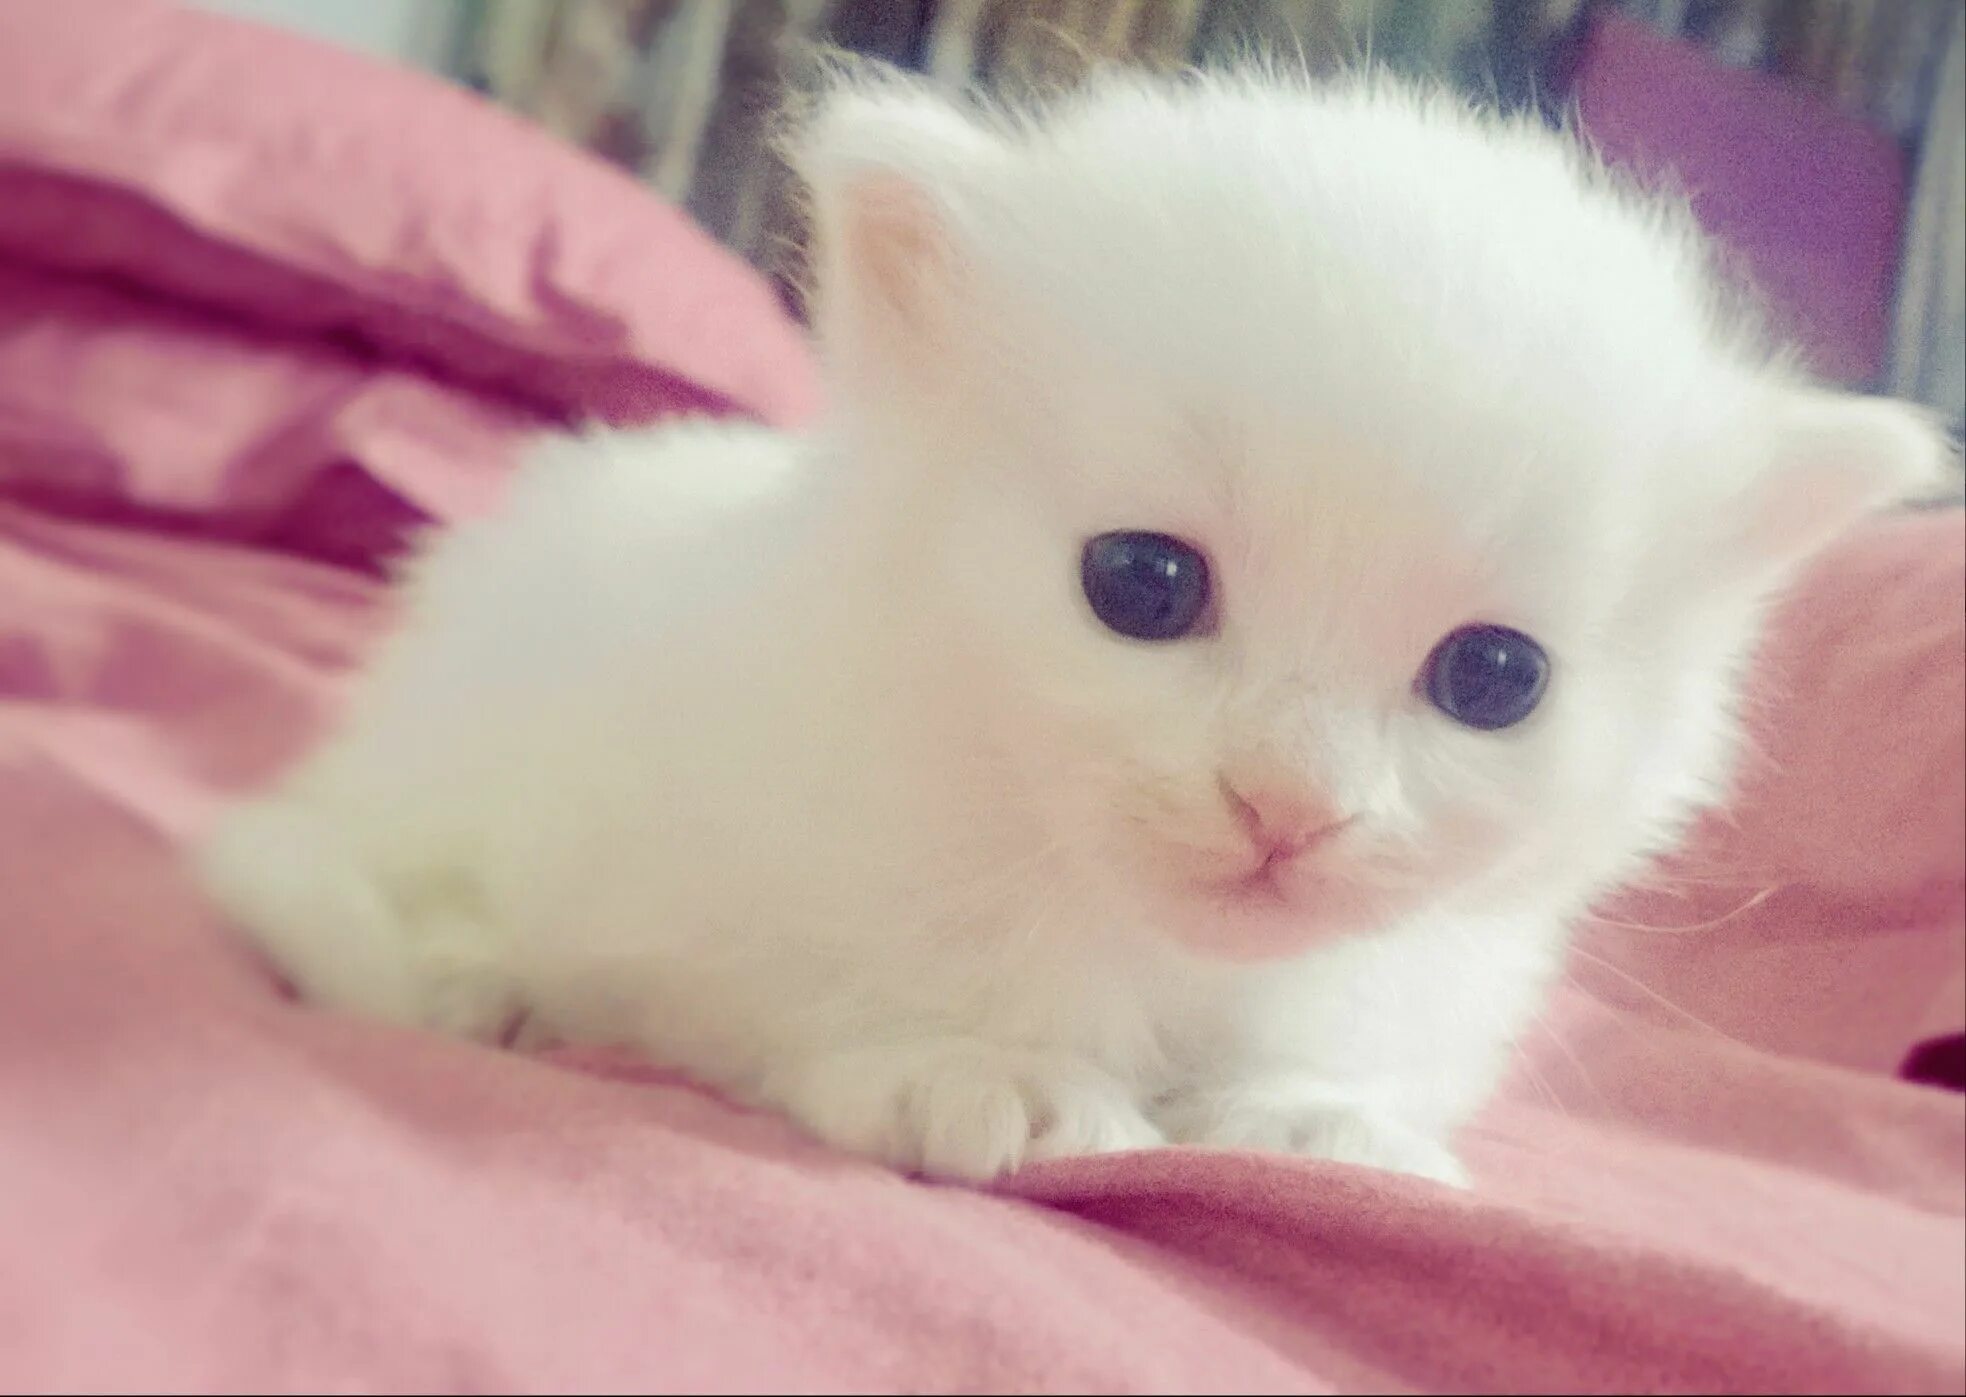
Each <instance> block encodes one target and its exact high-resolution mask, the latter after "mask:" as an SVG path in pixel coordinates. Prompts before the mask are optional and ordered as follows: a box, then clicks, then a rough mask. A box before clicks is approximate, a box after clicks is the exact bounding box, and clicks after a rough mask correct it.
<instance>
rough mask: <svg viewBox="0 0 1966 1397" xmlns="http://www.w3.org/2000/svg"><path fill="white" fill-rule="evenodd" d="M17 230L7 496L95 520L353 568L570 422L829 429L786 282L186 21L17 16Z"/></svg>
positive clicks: (351, 60) (273, 49)
mask: <svg viewBox="0 0 1966 1397" xmlns="http://www.w3.org/2000/svg"><path fill="white" fill-rule="evenodd" d="M0 211H3V212H0V486H12V487H15V488H16V489H18V488H20V487H23V486H27V487H31V488H32V489H33V491H34V492H35V494H36V496H37V497H38V498H41V499H44V500H46V501H49V502H51V503H59V504H61V505H62V506H63V507H65V508H70V509H77V510H90V511H121V510H125V509H131V510H137V511H143V512H162V513H166V514H170V515H172V516H174V517H176V518H178V519H180V520H181V521H183V522H188V523H191V524H194V525H196V526H198V527H201V528H207V529H213V530H217V531H220V532H224V533H227V534H229V535H232V536H244V537H251V538H261V539H271V540H276V541H279V542H282V543H286V544H294V545H299V546H303V547H307V548H309V549H310V551H315V552H319V553H324V554H329V555H333V556H339V557H348V558H356V557H362V556H368V555H373V554H375V553H377V552H379V551H387V549H388V548H390V547H392V546H393V545H394V543H395V542H397V541H399V540H400V536H401V534H402V531H403V528H404V527H405V526H406V525H408V524H410V523H413V522H416V521H418V520H421V519H425V518H428V517H432V511H433V508H435V507H437V506H439V505H447V504H451V503H454V502H455V498H454V497H455V496H456V495H457V493H458V492H460V491H462V492H471V491H478V492H480V493H482V491H483V490H484V489H485V488H486V487H487V486H488V485H489V484H490V483H491V482H492V480H493V478H494V476H495V474H496V467H497V465H498V464H499V463H500V461H501V459H502V458H503V456H504V455H505V454H506V452H507V451H508V450H509V444H510V439H511V436H512V433H513V432H515V431H517V430H520V429H522V428H532V427H537V426H538V425H539V424H540V423H541V421H543V420H545V419H546V418H547V417H554V418H563V417H599V418H604V419H607V420H611V421H631V420H642V419H645V418H648V417H651V416H655V415H658V414H660V413H662V412H668V411H677V410H716V411H740V412H745V413H748V414H751V415H754V416H757V417H761V418H763V419H765V420H768V421H772V422H776V423H781V424H787V425H789V424H791V423H794V422H797V421H799V420H801V419H802V418H804V417H805V416H806V415H807V414H809V413H810V412H811V411H812V409H813V407H814V405H815V402H816V396H815V385H814V380H813V376H812V372H811V366H810V363H809V361H808V358H807V356H806V354H805V351H804V348H803V344H802V341H801V338H800V335H799V332H798V330H797V328H796V327H795V326H793V325H792V324H791V322H790V321H789V320H788V319H787V317H786V316H785V315H784V314H783V313H782V311H781V309H780V307H779V306H778V304H777V301H776V300H775V298H774V296H773V294H772V292H771V290H770V289H769V288H768V287H767V286H766V285H765V283H764V282H763V281H762V279H760V278H758V277H756V276H755V275H753V274H752V273H751V271H750V270H749V269H748V268H747V267H745V266H744V265H743V264H742V263H741V262H739V261H738V260H737V259H736V258H735V257H733V256H731V255H730V254H729V253H727V252H725V251H724V250H723V249H721V248H719V247H717V246H716V245H715V244H714V243H713V242H711V241H710V239H708V238H707V237H705V236H704V235H703V234H702V233H701V232H699V231H698V230H697V229H695V228H694V227H693V226H692V225H691V224H690V223H689V222H688V221H687V220H686V219H685V218H684V217H683V216H682V215H681V214H680V213H678V212H676V211H675V210H673V209H671V208H669V207H667V206H665V205H663V204H661V203H660V202H658V201H656V200H654V199H651V198H649V197H648V194H647V192H646V191H645V190H644V189H642V188H641V187H640V186H639V185H637V184H636V183H635V182H634V181H632V180H631V179H629V178H628V177H627V176H625V175H623V174H621V173H620V172H618V171H615V170H613V169H611V168H610V167H608V166H606V165H604V164H602V163H601V162H599V161H597V160H594V159H592V158H590V157H588V156H586V155H583V154H581V153H579V152H576V151H573V150H571V149H569V148H567V147H565V146H562V145H560V144H558V143H557V142H555V141H553V140H551V139H550V138H549V137H547V136H546V135H545V134H544V133H542V132H540V131H538V130H536V129H534V128H532V127H529V126H527V125H525V124H524V123H522V122H520V121H518V120H517V119H515V118H513V117H510V116H508V115H506V114H503V113H501V112H499V111H498V110H496V109H495V108H493V107H491V106H490V105H488V104H486V103H484V102H481V101H480V100H478V99H477V98H476V97H474V96H472V95H471V94H469V93H466V92H463V91H461V90H458V89H454V88H451V87H448V86H445V85H443V84H440V83H438V82H435V81H433V80H431V79H428V78H424V77H420V76H418V75H416V74H413V73H410V72H407V71H398V70H394V69H389V68H385V67H382V66H380V65H376V64H373V63H371V62H369V61H368V60H366V59H363V58H361V57H359V56H357V55H354V54H348V53H342V52H339V51H337V50H334V49H330V48H326V47H324V46H320V45H316V44H313V43H310V42H307V41H305V40H303V39H299V38H295V37H292V36H288V35H285V34H281V33H279V32H277V31H274V30H270V29H262V28H260V27H258V26H254V25H247V24H240V23H237V22H234V21H230V20H226V19H221V18H218V17H215V16H210V15H206V14H203V13H201V12H198V11H191V10H184V9H180V8H178V7H176V6H171V5H166V4H161V3H156V0H67V3H63V4H60V5H5V6H0ZM453 384H468V385H471V386H472V387H475V388H477V389H479V390H482V391H480V392H479V393H478V394H476V395H474V396H471V397H468V398H467V397H464V396H460V395H456V394H449V393H446V392H444V391H441V390H443V389H444V388H445V386H446V385H453ZM412 489H422V490H430V491H437V492H440V493H441V495H442V496H443V498H442V500H433V499H425V498H417V497H415V496H414V495H412V494H406V493H405V492H406V491H409V490H412ZM439 512H441V511H439ZM295 531H298V532H295Z"/></svg>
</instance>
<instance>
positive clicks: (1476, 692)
mask: <svg viewBox="0 0 1966 1397" xmlns="http://www.w3.org/2000/svg"><path fill="white" fill-rule="evenodd" d="M1549 682H1550V659H1549V656H1548V655H1546V654H1544V653H1543V647H1542V646H1540V645H1538V644H1537V643H1536V642H1535V641H1534V640H1532V639H1530V637H1528V636H1526V635H1524V634H1523V633H1522V632H1521V631H1512V630H1510V629H1509V628H1508V627H1507V626H1488V625H1476V626H1463V627H1461V629H1459V630H1458V631H1454V632H1452V633H1451V634H1449V635H1448V636H1447V638H1446V639H1444V640H1442V641H1441V642H1440V644H1438V645H1436V646H1435V647H1434V652H1433V654H1431V655H1429V656H1427V662H1426V664H1425V665H1423V666H1421V668H1420V685H1419V687H1420V689H1421V691H1422V692H1423V693H1425V694H1426V696H1427V701H1428V702H1430V703H1431V704H1433V706H1434V707H1435V708H1438V709H1439V710H1440V711H1441V712H1443V713H1445V714H1446V715H1447V716H1448V717H1450V718H1452V719H1453V720H1454V721H1455V722H1457V723H1459V724H1460V725H1461V726H1462V727H1466V728H1476V729H1479V730H1481V731H1483V732H1492V731H1494V730H1496V729H1497V728H1512V727H1514V726H1515V725H1516V724H1517V723H1520V722H1521V721H1522V720H1523V719H1524V718H1527V717H1528V716H1529V715H1530V714H1531V713H1533V712H1535V711H1536V705H1537V704H1539V703H1541V702H1542V701H1543V691H1544V689H1546V688H1547V687H1548V686H1549Z"/></svg>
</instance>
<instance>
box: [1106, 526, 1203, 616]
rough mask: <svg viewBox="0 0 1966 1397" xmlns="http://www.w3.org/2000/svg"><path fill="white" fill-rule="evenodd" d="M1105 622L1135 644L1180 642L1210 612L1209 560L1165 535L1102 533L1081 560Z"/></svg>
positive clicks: (1188, 546) (1197, 551)
mask: <svg viewBox="0 0 1966 1397" xmlns="http://www.w3.org/2000/svg"><path fill="white" fill-rule="evenodd" d="M1079 585H1080V586H1081V587H1082V588H1083V589H1084V591H1085V599H1086V601H1088V602H1090V603H1091V605H1092V614H1093V615H1094V616H1097V617H1098V618H1099V621H1100V624H1102V625H1104V626H1105V627H1106V629H1108V630H1110V631H1114V632H1116V633H1117V634H1119V635H1123V636H1126V637H1128V638H1129V639H1132V640H1179V639H1180V638H1181V637H1182V636H1185V635H1189V634H1191V633H1192V632H1193V631H1194V630H1195V628H1196V627H1197V626H1198V625H1199V624H1200V623H1201V621H1202V618H1203V616H1204V614H1205V613H1206V612H1207V610H1208V591H1209V587H1208V559H1206V558H1204V557H1203V556H1202V555H1201V552H1200V550H1198V549H1196V548H1195V547H1193V546H1192V545H1191V544H1186V543H1183V542H1182V541H1181V540H1180V539H1178V538H1170V537H1168V536H1167V535H1166V534H1150V533H1132V532H1121V533H1111V534H1101V535H1099V537H1097V538H1095V539H1093V540H1092V541H1091V542H1089V543H1087V544H1086V546H1085V552H1084V553H1083V554H1082V555H1081V556H1080V559H1079Z"/></svg>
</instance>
